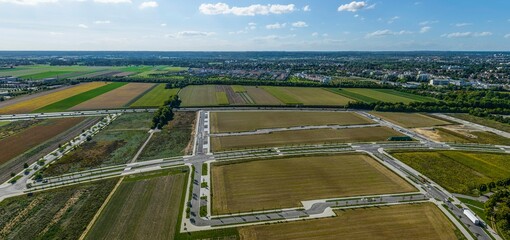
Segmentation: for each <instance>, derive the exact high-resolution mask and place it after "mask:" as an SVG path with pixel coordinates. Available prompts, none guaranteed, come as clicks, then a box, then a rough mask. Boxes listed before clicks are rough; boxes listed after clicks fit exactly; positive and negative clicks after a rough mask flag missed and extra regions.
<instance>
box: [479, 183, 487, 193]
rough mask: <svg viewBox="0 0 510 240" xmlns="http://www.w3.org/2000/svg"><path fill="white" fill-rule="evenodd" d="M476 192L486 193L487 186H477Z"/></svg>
mask: <svg viewBox="0 0 510 240" xmlns="http://www.w3.org/2000/svg"><path fill="white" fill-rule="evenodd" d="M478 190H480V192H485V191H487V184H485V183H482V184H480V186H478Z"/></svg>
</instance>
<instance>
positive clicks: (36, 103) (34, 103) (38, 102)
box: [0, 82, 104, 114]
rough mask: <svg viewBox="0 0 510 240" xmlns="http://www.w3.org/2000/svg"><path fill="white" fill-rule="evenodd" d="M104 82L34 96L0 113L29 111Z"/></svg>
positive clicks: (3, 109) (101, 84) (93, 87)
mask: <svg viewBox="0 0 510 240" xmlns="http://www.w3.org/2000/svg"><path fill="white" fill-rule="evenodd" d="M103 85H104V83H103V82H91V83H83V84H80V85H77V86H74V87H71V88H67V89H65V90H62V91H57V92H54V93H51V94H48V95H43V96H40V97H36V98H32V99H30V100H27V101H23V102H19V103H15V104H13V105H9V106H6V107H3V108H1V109H0V114H14V113H28V112H32V111H35V110H37V109H40V108H42V107H45V106H47V105H50V104H53V103H56V102H58V101H61V100H64V99H66V98H69V97H72V96H75V95H78V94H80V93H84V92H87V91H90V90H92V89H95V88H98V87H101V86H103Z"/></svg>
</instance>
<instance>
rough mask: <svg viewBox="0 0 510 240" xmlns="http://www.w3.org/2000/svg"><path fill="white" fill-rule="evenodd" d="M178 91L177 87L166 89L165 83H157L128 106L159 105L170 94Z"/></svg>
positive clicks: (175, 93) (172, 94) (168, 97)
mask: <svg viewBox="0 0 510 240" xmlns="http://www.w3.org/2000/svg"><path fill="white" fill-rule="evenodd" d="M178 92H179V89H178V88H172V89H167V88H166V84H158V85H157V86H156V87H154V88H153V89H152V90H151V91H150V92H148V93H146V94H145V95H143V96H142V97H141V98H139V99H138V100H137V101H136V102H134V103H133V104H131V106H130V107H133V108H136V107H159V106H161V105H163V103H165V101H166V100H168V99H170V97H171V96H174V95H177V93H178Z"/></svg>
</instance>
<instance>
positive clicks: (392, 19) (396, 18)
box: [388, 16, 400, 24]
mask: <svg viewBox="0 0 510 240" xmlns="http://www.w3.org/2000/svg"><path fill="white" fill-rule="evenodd" d="M398 19H400V17H399V16H395V17H392V18H390V20H388V23H389V24H392V23H393V22H395V21H396V20H398Z"/></svg>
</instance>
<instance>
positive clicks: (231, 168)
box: [212, 154, 416, 214]
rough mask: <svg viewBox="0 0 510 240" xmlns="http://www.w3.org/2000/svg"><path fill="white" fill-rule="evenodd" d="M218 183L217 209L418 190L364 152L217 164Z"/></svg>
mask: <svg viewBox="0 0 510 240" xmlns="http://www.w3.org/2000/svg"><path fill="white" fill-rule="evenodd" d="M212 182H213V187H212V189H213V202H212V203H213V212H214V213H215V214H226V213H232V212H238V211H241V212H247V211H252V210H262V209H274V208H287V207H299V206H301V204H300V201H304V200H313V199H324V198H334V197H347V196H359V195H369V194H384V193H402V192H411V191H415V190H416V189H415V188H414V187H413V186H411V185H410V184H409V183H407V182H406V181H405V180H403V179H402V178H400V177H399V176H397V175H395V174H394V173H393V172H391V171H390V170H389V169H387V168H385V167H384V166H382V165H381V164H380V163H378V162H377V161H376V160H374V159H373V158H371V157H369V156H367V155H361V154H340V155H331V156H314V157H296V158H284V159H274V160H262V161H251V162H244V163H234V164H225V165H213V167H212ZM319 186H320V187H319Z"/></svg>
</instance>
